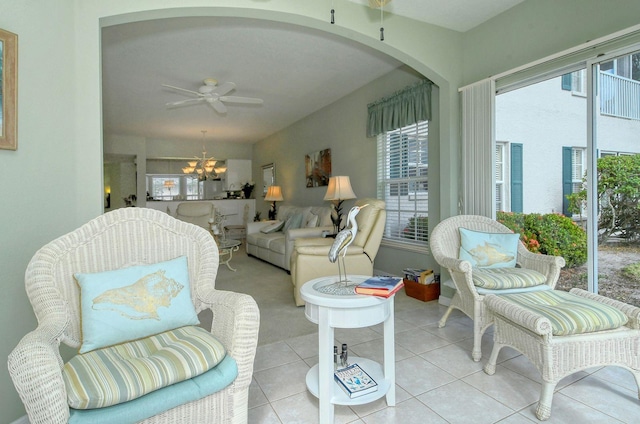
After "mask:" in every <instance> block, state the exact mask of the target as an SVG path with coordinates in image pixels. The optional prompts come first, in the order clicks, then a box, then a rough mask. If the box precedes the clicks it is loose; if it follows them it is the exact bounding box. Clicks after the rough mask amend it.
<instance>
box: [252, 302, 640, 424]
mask: <svg viewBox="0 0 640 424" xmlns="http://www.w3.org/2000/svg"><path fill="white" fill-rule="evenodd" d="M395 309H396V320H395V332H396V388H397V390H396V392H397V395H396V406H395V407H387V405H386V403H385V400H384V398H382V399H380V400H378V401H376V402H373V403H370V404H366V405H359V406H353V407H348V406H336V408H335V422H336V423H367V424H375V423H402V424H412V423H420V424H423V423H474V424H482V423H504V424H520V423H531V422H538V420H537V419H536V417H535V407H536V404H537V401H538V397H539V393H540V377H539V374H538V372H537V370H536V369H535V368H534V367H533V366H532V365H531V364H530V363H529V361H528V360H527V358H526V357H524V356H522V355H520V354H519V353H518V352H516V351H515V350H512V349H508V348H504V349H502V351H501V354H500V358H499V365H498V367H497V371H496V373H495V375H493V376H488V375H486V374H485V373H484V372H483V371H482V366H483V364H484V362H485V361H486V359H487V358H488V357H489V354H490V352H491V347H492V340H491V336H492V335H491V331H489V333H488V334H485V336H484V338H483V342H482V353H483V359H482V361H481V362H473V361H472V360H471V355H470V352H471V346H472V323H471V320H470V319H469V318H467V317H466V316H464V315H463V314H461V313H459V312H457V311H454V313H453V314H452V315H451V318H450V319H449V321H448V322H447V325H446V327H445V328H438V323H437V322H438V320H439V319H440V316H441V315H442V313H443V312H444V311H445V307H443V306H441V305H438V303H437V302H435V301H433V302H427V303H423V302H420V301H417V300H414V299H411V298H407V297H406V296H404V295H403V296H402V297H400V296H398V299H397V300H396V308H395ZM300 311H301V312H300V316H301V318H300V319H305V318H304V309H303V308H300ZM335 334H336V344H337V345H340V344H341V343H347V344H348V346H349V350H350V352H351V354H352V355H356V356H362V357H367V358H371V359H373V360H376V361H379V362H380V361H381V359H382V325H381V324H380V325H377V326H374V327H369V328H363V329H336V333H335ZM317 348H318V336H317V333H315V334H310V335H307V336H301V337H296V338H292V339H289V340H285V341H281V342H276V343H272V344H268V345H262V346H259V347H258V351H257V355H256V361H255V367H254V377H253V381H252V384H251V388H250V398H249V422H250V423H261V424H271V423H285V424H289V423H317V422H318V401H317V399H316V398H315V397H314V396H313V395H311V394H310V393H309V392H308V391H307V388H306V386H305V375H306V373H307V370H308V369H309V368H310V367H311V366H313V365H315V364H316V363H317V362H318V353H317ZM552 408H553V409H552V412H551V418H550V420H549V421H548V422H549V423H587V422H588V423H620V422H622V423H637V422H640V401H639V400H638V389H637V387H636V384H635V380H634V378H633V376H632V375H631V373H630V372H628V371H626V370H624V369H621V368H616V367H605V368H598V369H590V370H587V371H583V372H579V373H576V374H574V375H572V376H569V377H567V378H566V379H564V380H563V381H561V382H560V383H559V384H558V386H557V388H556V393H555V395H554V398H553V406H552Z"/></svg>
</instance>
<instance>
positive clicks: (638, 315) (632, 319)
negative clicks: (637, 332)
mask: <svg viewBox="0 0 640 424" xmlns="http://www.w3.org/2000/svg"><path fill="white" fill-rule="evenodd" d="M569 293H571V294H575V295H577V296H581V297H584V298H587V299H591V300H594V301H596V302H600V303H603V304H605V305H609V306H612V307H614V308H616V309H619V310H620V311H621V312H622V313H623V314H625V315H626V316H627V317H628V318H629V322H628V323H627V327H630V328H634V329H640V308H638V307H636V306H632V305H628V304H626V303H623V302H620V301H618V300H614V299H609V298H608V297H604V296H600V295H599V294H595V293H591V292H588V291H586V290H582V289H577V288H574V289H571V290H570V291H569Z"/></svg>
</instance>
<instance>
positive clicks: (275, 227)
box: [260, 221, 284, 234]
mask: <svg viewBox="0 0 640 424" xmlns="http://www.w3.org/2000/svg"><path fill="white" fill-rule="evenodd" d="M283 226H284V221H276V222H274V223H273V224H269V225H267V226H265V227H263V228H262V229H261V230H260V232H261V233H264V234H271V233H275V232H276V231H280V230H281V229H282V227H283Z"/></svg>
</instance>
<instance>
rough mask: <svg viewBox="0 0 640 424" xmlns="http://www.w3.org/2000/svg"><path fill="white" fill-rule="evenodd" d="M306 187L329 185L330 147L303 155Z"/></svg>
mask: <svg viewBox="0 0 640 424" xmlns="http://www.w3.org/2000/svg"><path fill="white" fill-rule="evenodd" d="M304 166H305V178H306V180H307V187H320V186H326V185H329V177H331V149H324V150H320V151H318V152H314V153H309V154H308V155H305V156H304Z"/></svg>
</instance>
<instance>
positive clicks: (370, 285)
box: [355, 276, 404, 297]
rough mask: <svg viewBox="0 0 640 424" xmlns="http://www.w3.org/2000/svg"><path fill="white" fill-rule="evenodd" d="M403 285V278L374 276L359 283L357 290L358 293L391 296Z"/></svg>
mask: <svg viewBox="0 0 640 424" xmlns="http://www.w3.org/2000/svg"><path fill="white" fill-rule="evenodd" d="M403 286H404V282H403V281H402V278H399V277H381V276H373V277H370V278H367V279H366V280H364V281H363V282H362V283H360V284H358V285H357V286H356V288H355V291H356V293H358V294H368V295H373V296H381V297H389V296H391V295H392V294H394V293H395V292H397V291H398V290H400V289H401V288H402V287H403Z"/></svg>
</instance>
